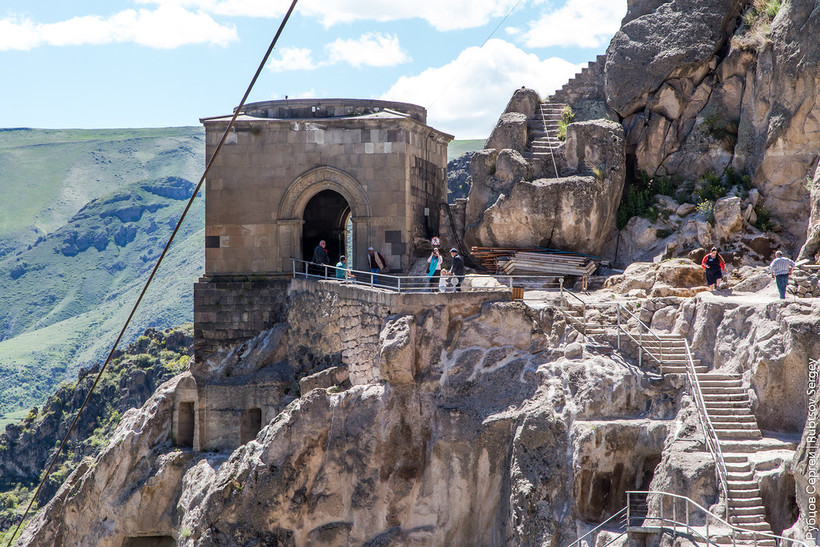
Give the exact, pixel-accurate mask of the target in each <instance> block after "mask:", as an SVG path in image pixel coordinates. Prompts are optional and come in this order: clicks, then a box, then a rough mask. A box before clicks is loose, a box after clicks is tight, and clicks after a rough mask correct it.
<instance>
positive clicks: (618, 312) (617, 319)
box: [615, 304, 621, 350]
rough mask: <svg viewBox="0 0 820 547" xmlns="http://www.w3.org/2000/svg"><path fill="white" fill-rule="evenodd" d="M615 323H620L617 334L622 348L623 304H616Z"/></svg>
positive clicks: (619, 345)
mask: <svg viewBox="0 0 820 547" xmlns="http://www.w3.org/2000/svg"><path fill="white" fill-rule="evenodd" d="M615 323H616V324H617V325H618V328H617V329H615V332H616V335H617V337H618V350H620V349H621V305H620V304H615Z"/></svg>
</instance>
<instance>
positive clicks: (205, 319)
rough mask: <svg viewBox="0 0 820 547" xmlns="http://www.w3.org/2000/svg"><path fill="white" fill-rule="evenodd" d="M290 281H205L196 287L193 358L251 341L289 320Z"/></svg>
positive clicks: (232, 278)
mask: <svg viewBox="0 0 820 547" xmlns="http://www.w3.org/2000/svg"><path fill="white" fill-rule="evenodd" d="M289 282H290V280H289V279H283V278H281V277H262V276H230V277H227V276H226V277H202V278H200V279H199V281H198V282H197V283H195V284H194V355H195V356H196V358H197V360H200V359H201V358H203V357H204V356H205V355H206V354H209V353H213V352H215V351H217V350H218V349H220V348H225V347H229V346H233V345H236V344H238V343H241V342H244V341H246V340H249V339H251V338H253V337H254V336H256V335H257V334H259V333H260V332H261V331H263V330H266V329H269V328H271V327H273V326H274V325H275V324H276V323H282V322H285V321H286V320H287V301H286V298H287V289H288V284H289Z"/></svg>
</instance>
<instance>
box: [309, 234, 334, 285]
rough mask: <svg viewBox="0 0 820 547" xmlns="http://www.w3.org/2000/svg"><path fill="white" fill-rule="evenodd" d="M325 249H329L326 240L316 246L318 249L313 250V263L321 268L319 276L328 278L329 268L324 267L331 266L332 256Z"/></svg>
mask: <svg viewBox="0 0 820 547" xmlns="http://www.w3.org/2000/svg"><path fill="white" fill-rule="evenodd" d="M325 247H327V243H326V242H325V240H324V239H323V240H322V241H320V242H319V244H318V245H316V248H315V249H313V263H314V264H318V265H319V266H320V269H319V275H322V276H324V277H327V268H325V267H324V266H329V265H330V255H328V254H327V249H326V248H325Z"/></svg>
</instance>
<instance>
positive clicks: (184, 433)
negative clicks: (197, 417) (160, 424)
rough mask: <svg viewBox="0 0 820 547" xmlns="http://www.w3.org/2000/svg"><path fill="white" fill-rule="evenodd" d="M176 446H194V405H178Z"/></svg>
mask: <svg viewBox="0 0 820 547" xmlns="http://www.w3.org/2000/svg"><path fill="white" fill-rule="evenodd" d="M177 446H183V447H191V446H194V403H179V416H178V417H177Z"/></svg>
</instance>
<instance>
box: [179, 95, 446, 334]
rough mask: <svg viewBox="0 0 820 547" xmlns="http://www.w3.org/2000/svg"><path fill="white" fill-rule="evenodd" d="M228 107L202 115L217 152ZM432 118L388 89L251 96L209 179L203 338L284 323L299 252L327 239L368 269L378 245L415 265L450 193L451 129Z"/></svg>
mask: <svg viewBox="0 0 820 547" xmlns="http://www.w3.org/2000/svg"><path fill="white" fill-rule="evenodd" d="M230 118H231V117H230V116H218V117H212V118H203V119H202V120H201V121H202V123H203V124H204V125H205V136H206V155H207V159H208V160H210V158H211V157H212V155H213V154H214V151H215V149H216V146H217V144H218V142H219V139H220V138H221V136H222V134H223V132H224V131H225V129H226V127H227V126H228V124H229V122H230ZM426 122H427V112H426V110H425V109H424V108H422V107H420V106H416V105H412V104H407V103H397V102H389V101H377V100H357V99H297V100H277V101H267V102H260V103H252V104H248V105H246V106H245V108H244V110H243V113H242V114H240V116H239V117H238V118H237V120H236V122H235V124H234V127H233V129H232V130H231V132H230V133H229V135H228V138H227V140H226V142H225V145H224V146H223V148H222V150H221V151H220V153H219V156H218V157H217V160H216V162H214V165H213V166H212V167H211V170H210V171H209V173H208V177H207V181H206V186H205V276H204V277H203V278H201V279H200V280H199V282H198V283H197V284H196V285H195V289H194V323H195V337H196V338H197V340H196V347H197V348H198V349H199V350H207V349H209V348H212V347H214V346H218V345H223V344H226V343H234V342H236V341H240V340H243V339H247V338H249V337H251V336H254V335H255V334H256V333H258V332H259V331H261V330H264V329H266V328H269V327H270V326H271V325H272V324H273V323H276V322H277V321H278V320H279V318H280V317H281V311H282V309H281V306H282V305H283V301H284V294H283V293H284V290H283V288H282V286H281V285H282V280H283V279H285V278H288V277H290V276H291V272H292V267H293V266H292V262H291V258H295V259H300V260H310V259H311V257H312V254H313V249H314V247H316V245H317V244H318V243H319V241H320V240H325V241H326V242H327V250H328V253H329V255H330V260H331V262H332V263H333V264H335V263H336V261H337V260H338V258H339V255H342V254H344V255H346V256H347V257H348V263H349V264H350V265H351V266H352V267H353V268H354V269H357V270H366V269H368V263H367V248H368V247H374V248H376V249H377V250H379V251H380V252H381V253H382V255H383V256H384V257H385V259H386V261H387V264H388V266H389V268H390V269H391V270H392V271H396V272H404V271H407V270H408V269H409V267H410V265H411V263H412V257H413V251H414V239H415V238H417V237H422V238H429V237H432V236H434V235H438V232H439V222H440V219H439V211H440V209H441V204H442V203H444V202H446V198H447V179H446V166H447V145H448V143H449V142H450V141H451V140H452V139H453V137H452V136H451V135H448V134H446V133H443V132H441V131H438V130H436V129H433V128H432V127H430V126H428V125H427V123H426ZM277 286H278V287H279V289H278V293H277V290H276V287H277ZM277 294H278V295H277Z"/></svg>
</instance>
